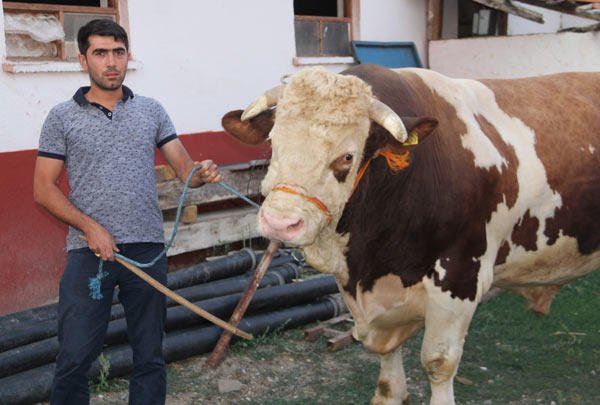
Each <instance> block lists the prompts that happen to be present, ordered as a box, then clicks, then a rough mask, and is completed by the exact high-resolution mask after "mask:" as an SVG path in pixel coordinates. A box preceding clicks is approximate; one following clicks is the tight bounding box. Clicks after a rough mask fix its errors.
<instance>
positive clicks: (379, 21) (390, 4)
mask: <svg viewBox="0 0 600 405" xmlns="http://www.w3.org/2000/svg"><path fill="white" fill-rule="evenodd" d="M360 40H362V41H383V42H414V43H415V46H416V47H417V51H418V52H419V57H420V58H421V62H423V65H424V66H427V2H426V1H423V0H362V1H361V2H360Z"/></svg>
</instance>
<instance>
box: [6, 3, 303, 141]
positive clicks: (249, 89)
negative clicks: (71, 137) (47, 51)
mask: <svg viewBox="0 0 600 405" xmlns="http://www.w3.org/2000/svg"><path fill="white" fill-rule="evenodd" d="M173 4H174V3H173ZM173 4H171V3H169V5H168V6H167V5H166V3H165V2H164V1H158V0H129V1H128V7H129V25H130V36H131V50H132V52H133V54H134V59H135V60H137V61H139V62H140V63H141V66H142V68H141V69H139V70H132V71H129V72H128V77H127V79H126V82H125V83H126V84H127V85H129V86H130V87H132V88H133V90H134V91H135V92H138V93H140V94H144V95H148V96H152V97H155V98H157V99H158V100H159V101H161V103H162V104H163V105H164V106H165V107H166V108H167V110H168V111H169V113H170V115H171V117H172V119H173V121H174V123H175V126H176V128H177V130H178V132H180V133H191V132H202V131H210V130H221V125H220V118H221V116H222V114H223V113H224V112H226V111H229V110H230V109H233V108H239V107H240V106H243V105H244V104H245V103H247V102H249V101H250V100H251V99H252V98H253V97H254V96H256V95H257V94H256V93H257V91H259V89H260V91H262V90H263V89H265V88H267V87H269V86H272V85H275V84H276V83H277V80H278V78H279V77H280V76H281V75H283V74H286V73H290V72H292V71H293V70H294V69H293V66H292V64H291V61H292V57H293V56H294V54H295V45H294V30H293V1H292V0H261V2H260V3H258V4H260V6H259V7H257V6H256V4H257V3H256V2H247V1H244V0H229V1H218V2H217V1H201V2H200V1H194V0H179V1H178V2H177V7H175V6H174V5H173ZM0 14H1V9H0ZM0 17H2V16H1V15H0ZM2 21H3V18H0V24H2V23H1V22H2ZM0 28H3V27H0ZM0 32H3V29H2V31H0ZM0 53H1V56H2V59H3V60H4V57H5V44H4V38H3V35H2V38H0ZM87 83H88V78H87V76H86V75H85V74H84V73H81V72H57V73H47V72H46V73H43V72H41V73H40V72H37V73H6V72H0V152H8V151H16V150H24V149H34V148H36V147H37V143H38V137H39V131H40V129H41V125H42V122H43V120H44V118H45V116H46V115H47V113H48V111H49V109H50V108H51V107H52V106H54V105H55V104H57V103H58V102H60V101H63V100H66V99H67V98H69V97H71V96H72V94H73V93H74V92H75V90H76V89H77V88H78V87H79V86H82V85H86V84H87Z"/></svg>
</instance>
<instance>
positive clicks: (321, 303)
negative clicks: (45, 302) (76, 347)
mask: <svg viewBox="0 0 600 405" xmlns="http://www.w3.org/2000/svg"><path fill="white" fill-rule="evenodd" d="M342 308H344V306H343V304H341V301H340V300H339V299H338V298H336V297H332V296H328V297H324V298H322V299H319V300H317V301H316V302H313V303H310V304H307V305H301V306H295V307H291V308H287V309H284V310H279V311H274V312H270V313H263V314H259V315H254V316H249V317H247V318H244V319H242V321H241V322H240V324H239V327H240V328H241V329H243V330H245V331H246V332H250V333H252V334H254V335H260V334H265V333H269V332H272V331H274V330H279V329H280V328H283V329H290V328H294V327H298V326H302V325H306V324H308V323H311V322H315V321H320V320H326V319H330V318H333V317H335V316H338V315H339V314H340V313H341V312H343V310H342ZM221 332H222V329H221V328H219V327H217V326H204V327H195V328H190V329H187V330H184V331H178V332H174V333H171V334H167V336H166V339H165V342H164V352H165V358H166V361H167V362H169V363H170V362H173V361H178V360H182V359H185V358H188V357H191V356H195V355H198V354H203V353H207V352H209V351H210V350H212V348H213V347H214V345H215V344H216V342H217V340H218V339H219V336H220V334H221ZM104 356H105V357H106V358H107V359H108V360H109V362H110V370H109V375H110V377H111V378H114V377H119V376H122V375H126V374H128V373H129V372H130V370H131V358H132V353H131V348H130V347H129V346H128V345H125V346H118V347H112V348H109V349H107V350H105V352H104ZM54 367H55V364H54V363H52V364H47V365H44V366H41V367H38V368H35V369H31V370H27V371H24V372H22V373H19V374H14V375H11V376H9V377H6V378H2V379H0V403H2V404H3V405H22V404H31V403H36V402H42V401H47V400H48V398H49V397H50V388H51V384H52V378H53V374H54ZM99 369H100V367H99V365H98V363H97V362H96V363H95V364H94V366H93V367H92V370H91V373H90V374H91V376H92V377H97V376H98V371H99Z"/></svg>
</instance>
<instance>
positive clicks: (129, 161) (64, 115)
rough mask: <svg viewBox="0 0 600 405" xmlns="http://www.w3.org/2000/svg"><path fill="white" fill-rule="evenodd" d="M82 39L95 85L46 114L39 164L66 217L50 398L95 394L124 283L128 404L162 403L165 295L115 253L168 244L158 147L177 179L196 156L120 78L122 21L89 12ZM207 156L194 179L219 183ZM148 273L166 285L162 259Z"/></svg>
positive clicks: (43, 201)
mask: <svg viewBox="0 0 600 405" xmlns="http://www.w3.org/2000/svg"><path fill="white" fill-rule="evenodd" d="M77 39H78V45H79V52H80V55H79V62H80V63H81V66H82V68H83V70H84V71H87V72H88V74H89V77H90V86H89V87H82V88H80V89H79V90H78V91H77V92H76V93H75V95H74V96H73V98H72V99H71V100H69V101H66V102H64V103H61V104H59V105H57V106H56V107H54V108H53V109H52V110H51V111H50V113H49V114H48V117H47V118H46V121H45V123H44V125H43V128H42V132H41V136H40V145H39V152H38V157H37V162H36V167H35V173H34V199H35V201H36V202H37V203H38V204H40V205H41V206H42V207H44V208H46V209H47V210H48V211H49V212H50V213H51V214H52V215H54V216H55V217H56V218H58V219H59V220H61V221H63V222H65V223H67V224H68V225H69V234H68V237H67V262H66V266H65V271H64V274H63V276H62V278H61V282H60V290H59V304H58V312H59V313H58V319H59V326H58V339H59V342H60V349H59V353H58V356H57V359H56V371H55V376H54V382H53V386H52V396H51V401H50V402H51V404H60V405H65V404H69V405H71V404H87V403H89V390H88V377H87V372H88V370H89V368H90V366H91V364H92V362H93V361H94V360H95V359H96V358H97V357H98V355H99V354H100V352H101V349H102V345H103V341H104V337H105V334H106V329H107V325H108V322H109V320H110V319H109V318H110V307H111V301H112V296H113V290H114V287H115V286H116V285H118V286H119V299H120V301H121V302H122V304H123V306H124V308H125V316H126V320H127V328H128V336H129V341H130V343H131V346H132V349H133V370H132V374H131V381H130V384H129V403H130V404H143V405H148V404H164V402H165V396H166V378H165V367H164V364H165V362H164V357H163V353H162V336H163V330H164V323H165V317H166V303H165V297H164V296H163V295H162V294H161V293H159V292H158V291H156V290H155V289H153V288H152V287H150V286H149V285H148V284H146V283H145V282H144V281H142V280H141V279H139V278H138V277H137V276H135V275H134V274H133V273H131V272H129V271H128V270H126V269H125V268H124V267H122V266H121V265H120V264H118V263H117V262H116V261H114V253H115V252H120V254H122V255H124V256H126V257H129V258H131V259H133V260H136V261H138V262H142V263H147V262H150V261H151V260H152V259H154V258H155V257H156V256H158V255H159V254H160V253H161V252H162V250H163V249H164V234H163V227H162V214H161V211H160V209H159V207H158V198H157V194H156V187H155V178H154V148H155V147H158V148H159V150H160V151H161V153H162V155H163V156H164V157H165V159H166V160H167V162H168V163H169V164H170V165H171V166H172V167H173V168H174V170H175V172H176V174H177V176H178V177H179V178H180V179H182V180H185V179H186V178H187V176H188V174H189V173H190V172H191V171H192V169H193V168H194V166H195V164H194V162H193V161H192V160H191V159H190V157H189V155H188V153H187V151H186V150H185V148H184V147H183V145H182V143H181V142H180V141H179V139H178V138H177V135H176V134H175V129H174V127H173V124H172V123H171V120H170V118H169V116H168V115H167V113H166V112H165V110H164V109H163V108H162V106H161V105H160V104H159V103H158V102H157V101H155V100H153V99H150V98H147V97H142V96H139V95H134V94H133V92H132V91H131V90H130V89H129V88H127V87H126V86H124V85H123V84H122V83H123V80H124V79H125V74H126V71H127V62H128V59H129V57H130V53H129V44H128V39H127V34H126V32H125V30H124V29H123V28H122V27H121V26H119V25H118V24H116V23H114V22H112V21H110V20H94V21H91V22H90V23H88V24H87V25H85V26H83V27H82V28H81V29H80V30H79V33H78V38H77ZM201 165H202V168H201V169H200V170H198V171H197V172H196V173H195V174H194V176H193V177H192V179H191V181H190V186H191V187H199V186H201V185H202V184H204V183H214V182H218V181H220V180H221V177H220V174H219V171H218V169H217V166H216V165H215V164H214V163H213V162H212V161H210V160H206V161H203V162H201ZM63 167H65V168H66V171H67V175H68V178H69V183H70V186H71V192H70V195H69V198H68V199H67V197H66V196H65V195H64V194H63V193H62V192H61V190H60V189H59V188H58V186H57V180H58V178H59V175H60V173H61V171H62V170H63ZM97 256H98V257H100V258H101V259H102V260H103V261H104V262H103V271H104V272H106V275H105V276H104V278H102V282H101V288H102V291H101V293H102V295H103V297H102V298H101V299H99V300H98V299H92V298H91V297H90V291H89V288H88V282H89V280H90V278H93V277H95V276H96V275H97V273H98V264H99V259H98V258H97ZM144 271H146V272H147V273H148V274H149V275H150V276H152V277H153V278H155V279H157V280H159V281H160V282H162V283H166V279H167V276H166V258H165V257H163V258H162V259H161V260H159V261H158V262H157V263H156V264H155V265H154V266H152V267H150V268H145V269H144Z"/></svg>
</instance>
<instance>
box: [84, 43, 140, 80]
mask: <svg viewBox="0 0 600 405" xmlns="http://www.w3.org/2000/svg"><path fill="white" fill-rule="evenodd" d="M89 42H90V47H89V48H88V50H87V52H86V54H85V55H81V54H80V55H79V63H80V64H81V67H82V68H83V70H84V71H87V72H88V73H89V75H90V80H91V81H92V84H95V85H96V86H98V87H99V88H100V89H102V90H117V89H118V88H120V87H121V84H122V83H123V80H125V73H126V72H127V61H128V59H129V52H127V49H125V44H124V43H123V42H120V41H115V39H114V38H113V37H112V36H106V37H105V36H100V35H92V36H90V37H89Z"/></svg>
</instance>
